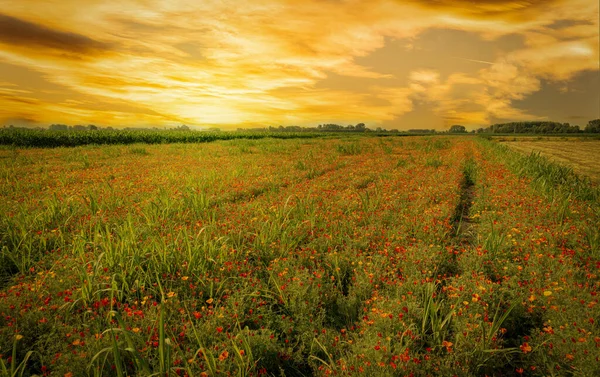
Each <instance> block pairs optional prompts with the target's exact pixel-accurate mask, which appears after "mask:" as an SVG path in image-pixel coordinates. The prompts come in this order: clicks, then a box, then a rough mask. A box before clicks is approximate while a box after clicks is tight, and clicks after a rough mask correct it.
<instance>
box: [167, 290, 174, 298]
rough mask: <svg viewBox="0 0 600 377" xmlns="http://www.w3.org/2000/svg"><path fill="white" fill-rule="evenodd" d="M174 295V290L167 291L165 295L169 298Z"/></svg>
mask: <svg viewBox="0 0 600 377" xmlns="http://www.w3.org/2000/svg"><path fill="white" fill-rule="evenodd" d="M175 295H176V293H175V292H173V291H171V292H169V293H167V297H168V298H171V297H173V296H175Z"/></svg>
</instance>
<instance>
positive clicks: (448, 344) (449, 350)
mask: <svg viewBox="0 0 600 377" xmlns="http://www.w3.org/2000/svg"><path fill="white" fill-rule="evenodd" d="M452 345H453V343H452V342H447V341H445V340H444V341H443V342H442V346H443V347H445V348H446V351H448V352H452Z"/></svg>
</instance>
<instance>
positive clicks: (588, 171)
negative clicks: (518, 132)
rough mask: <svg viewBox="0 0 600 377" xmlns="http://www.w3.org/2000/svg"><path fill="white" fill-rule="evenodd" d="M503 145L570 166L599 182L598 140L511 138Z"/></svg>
mask: <svg viewBox="0 0 600 377" xmlns="http://www.w3.org/2000/svg"><path fill="white" fill-rule="evenodd" d="M513 139H514V140H510V139H509V141H506V142H505V143H506V144H507V145H508V146H510V147H511V148H513V149H515V150H518V151H520V152H523V153H525V154H529V153H532V152H533V153H540V154H542V155H544V156H546V157H548V158H550V159H551V160H554V161H556V162H558V163H561V164H564V165H566V166H570V167H572V168H573V170H574V171H575V172H576V173H578V174H581V175H583V176H587V177H589V178H591V179H592V180H593V181H594V182H596V183H599V182H600V140H598V139H586V138H568V139H567V138H565V140H556V138H555V140H552V139H547V140H537V139H534V138H513Z"/></svg>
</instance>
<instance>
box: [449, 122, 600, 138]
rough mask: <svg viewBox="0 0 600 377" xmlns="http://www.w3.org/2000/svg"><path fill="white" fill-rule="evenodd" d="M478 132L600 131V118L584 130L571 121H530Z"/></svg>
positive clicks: (506, 124)
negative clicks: (570, 122)
mask: <svg viewBox="0 0 600 377" xmlns="http://www.w3.org/2000/svg"><path fill="white" fill-rule="evenodd" d="M453 127H454V126H453ZM477 133H497V134H512V133H515V134H559V133H560V134H571V133H600V119H594V120H590V121H589V122H588V124H587V125H586V126H585V128H584V129H583V130H582V129H580V127H579V126H578V125H571V124H569V123H559V122H549V121H530V122H509V123H498V124H492V125H490V126H489V127H486V128H479V129H478V130H477Z"/></svg>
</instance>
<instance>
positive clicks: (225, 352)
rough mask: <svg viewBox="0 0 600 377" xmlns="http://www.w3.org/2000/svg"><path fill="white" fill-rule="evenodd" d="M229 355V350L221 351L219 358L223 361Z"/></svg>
mask: <svg viewBox="0 0 600 377" xmlns="http://www.w3.org/2000/svg"><path fill="white" fill-rule="evenodd" d="M228 357H229V352H227V351H223V352H222V353H221V354H220V355H219V360H220V361H223V360H225V359H227V358H228Z"/></svg>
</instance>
